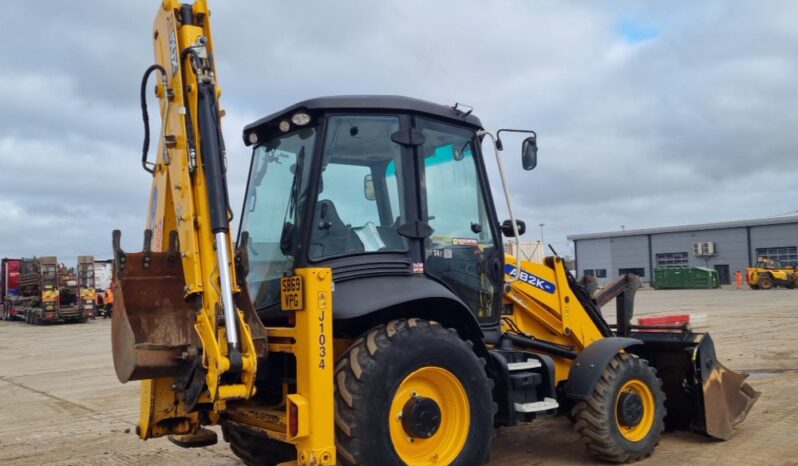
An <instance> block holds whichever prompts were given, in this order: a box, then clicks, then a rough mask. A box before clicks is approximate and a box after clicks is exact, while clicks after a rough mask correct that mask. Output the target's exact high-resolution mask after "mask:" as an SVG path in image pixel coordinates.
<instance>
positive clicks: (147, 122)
mask: <svg viewBox="0 0 798 466" xmlns="http://www.w3.org/2000/svg"><path fill="white" fill-rule="evenodd" d="M155 70H158V71H159V72H160V73H161V79H163V80H164V81H165V80H166V70H165V69H164V67H163V66H161V65H159V64H157V63H156V64H154V65H150V67H149V68H147V70H146V71H144V76H142V78H141V119H142V120H144V145H143V147H142V148H141V166H142V167H143V168H144V170H146V171H147V172H149V173H151V174H154V173H155V170H153V169H152V168H150V165H153V164H152V163H150V162H147V152H149V150H150V115H149V114H148V113H147V81H148V80H149V79H150V75H151V74H152V72H153V71H155ZM165 91H166V89H164V92H165Z"/></svg>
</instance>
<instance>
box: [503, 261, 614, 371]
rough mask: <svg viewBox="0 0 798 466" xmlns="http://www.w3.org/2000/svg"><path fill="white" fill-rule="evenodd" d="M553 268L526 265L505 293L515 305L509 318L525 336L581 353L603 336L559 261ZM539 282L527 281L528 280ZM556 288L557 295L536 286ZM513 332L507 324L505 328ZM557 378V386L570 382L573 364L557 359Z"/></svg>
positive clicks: (532, 264)
mask: <svg viewBox="0 0 798 466" xmlns="http://www.w3.org/2000/svg"><path fill="white" fill-rule="evenodd" d="M550 259H551V261H553V265H554V266H553V267H551V266H548V265H546V264H544V263H538V262H530V261H522V262H521V273H520V274H518V275H519V276H518V277H517V278H518V279H517V280H513V278H516V277H508V279H509V280H513V281H512V282H511V285H510V289H509V291H507V290H506V291H505V295H504V300H505V302H507V303H509V304H511V305H512V314H511V315H510V316H508V318H509V319H510V320H511V321H512V322H514V323H515V325H516V326H517V327H518V329H520V330H521V331H522V332H523V333H525V334H528V335H534V336H535V338H538V339H540V340H545V341H548V342H552V343H556V344H560V345H563V346H569V347H573V348H574V351H576V352H579V351H581V350H583V349H585V348H586V347H587V346H589V345H590V344H591V343H593V342H595V341H597V340H600V339H601V338H603V336H602V334H601V332H600V331H599V330H598V328H596V325H595V324H594V323H593V321H592V320H591V318H590V316H589V315H588V314H587V311H585V308H584V307H582V305H581V304H580V303H579V300H578V299H577V297H576V296H575V295H574V292H573V290H572V289H571V287H569V286H568V285H567V283H568V281H567V278H566V273H568V272H567V270H566V269H565V267H564V264H563V263H562V260H561V259H560V258H559V257H556V256H555V257H552V258H550ZM515 262H516V259H515V258H514V257H512V256H505V263H506V264H514V263H515ZM527 276H529V277H535V279H526V277H527ZM539 280H544V281H545V282H547V283H551V284H553V285H554V292H548V291H545V290H543V289H541V288H540V287H539V286H540V285H538V286H536V284H539V283H543V282H540V281H539ZM503 329H504V330H509V327H508V325H507V322H506V320H505V324H504V326H503ZM554 362H555V364H556V366H555V369H556V370H555V377H556V380H557V382H561V381H564V380H567V379H568V374H569V372H570V370H571V365H572V364H573V360H571V359H566V358H554Z"/></svg>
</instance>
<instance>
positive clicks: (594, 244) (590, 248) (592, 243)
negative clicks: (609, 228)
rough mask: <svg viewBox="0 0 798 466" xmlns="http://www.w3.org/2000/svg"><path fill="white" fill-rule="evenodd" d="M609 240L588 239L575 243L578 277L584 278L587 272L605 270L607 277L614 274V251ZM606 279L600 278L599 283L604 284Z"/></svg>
mask: <svg viewBox="0 0 798 466" xmlns="http://www.w3.org/2000/svg"><path fill="white" fill-rule="evenodd" d="M610 244H611V243H610V239H609V238H601V239H586V240H580V241H577V242H575V243H574V248H575V252H576V267H577V271H576V275H577V277H582V276H584V274H585V270H596V269H604V270H606V271H607V277H610V274H611V272H612V250H611V247H610ZM605 281H606V279H603V278H599V283H604V282H605Z"/></svg>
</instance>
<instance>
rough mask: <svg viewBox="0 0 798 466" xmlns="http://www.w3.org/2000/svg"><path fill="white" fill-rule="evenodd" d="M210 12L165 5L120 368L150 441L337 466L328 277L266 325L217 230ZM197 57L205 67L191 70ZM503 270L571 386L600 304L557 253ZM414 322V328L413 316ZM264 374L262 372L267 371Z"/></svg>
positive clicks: (117, 306) (304, 273) (119, 326)
mask: <svg viewBox="0 0 798 466" xmlns="http://www.w3.org/2000/svg"><path fill="white" fill-rule="evenodd" d="M210 17H211V13H210V11H209V9H208V6H207V3H206V1H205V0H196V1H195V2H194V4H193V5H184V4H180V3H179V2H178V1H176V0H163V2H162V4H161V7H160V8H159V10H158V14H157V16H156V19H155V24H154V28H153V40H154V53H155V63H156V65H154V66H160V67H161V68H160V69H162V70H163V73H162V74H163V76H161V78H162V79H161V80H159V83H158V84H157V85H156V88H155V91H156V92H155V93H156V95H157V97H158V102H159V108H160V121H161V122H162V126H161V132H160V135H159V137H158V139H157V140H156V141H157V142H156V145H157V147H158V154H157V158H156V160H155V162H154V163H152V164H150V166H151V173H152V174H153V183H152V189H151V193H150V204H149V216H148V221H147V230H146V232H145V240H144V250H143V251H142V252H139V253H126V252H124V251H122V250H121V248H120V238H119V235H120V234H119V233H118V232H115V234H114V249H115V266H114V290H113V291H114V295H115V296H114V298H115V299H114V311H113V317H112V319H113V320H112V337H113V338H112V340H113V356H114V364H115V369H116V372H117V376H118V378H119V379H120V381H122V382H127V381H130V380H140V381H141V399H140V418H139V426H138V429H137V433H138V435H139V436H140V437H141V438H142V439H149V438H156V437H161V436H165V435H172V436H180V437H182V438H184V439H189V441H188V443H191V439H192V438H195V437H193V436H199V435H200V434H201V432H202V426H203V425H208V424H221V425H222V426H223V427H228V428H230V427H234V428H237V429H239V430H240V431H245V432H248V433H255V434H258V435H261V436H262V437H264V438H267V439H271V440H276V441H280V442H286V443H290V444H292V445H293V446H295V447H296V453H297V454H296V461H297V463H299V464H313V465H333V464H336V460H337V457H338V456H340V457H341V458H343V457H344V453H345V452H344V451H343V449H342V450H341V452H340V453H341V454H340V455H338V454H337V452H336V443H335V425H336V416H335V415H336V413H335V384H334V382H335V376H334V374H335V370H336V368H335V364H336V361H337V357H339V356H340V355H341V354H342V353H343V352H344V350H345V349H346V348H347V347H349V346H350V344H352V340H350V339H348V338H338V339H335V338H334V334H333V312H334V306H333V302H334V300H333V291H334V286H333V277H332V271H331V270H330V269H326V268H296V269H294V270H292V271H291V272H290V273H286V274H285V275H284V276H283V277H282V278H281V306H280V310H279V311H281V312H282V313H285V314H283V316H285V317H287V319H286V320H287V322H289V323H288V324H286V325H284V326H268V327H267V326H265V325H264V324H263V323H262V320H261V317H260V316H259V315H258V314H257V313H256V311H255V309H254V308H253V305H252V301H251V299H250V296H249V291H248V290H247V287H246V285H245V283H244V281H242V280H240V279H239V277H237V275H238V274H237V267H239V266H240V267H242V268H241V269H239V270H243V267H244V266H243V265H242V263H245V262H246V257H245V256H244V257H243V258H242V256H237V255H236V254H234V253H235V251H234V246H233V241H232V238H231V235H230V234H229V231H230V229H229V218H230V217H229V216H228V220H227V222H228V225H227V227H228V228H227V230H225V232H226V233H225V235H224V241H219V238H220V236H219V229H218V228H214V227H212V223H213V222H212V218H214V211H212V205H211V204H212V203H211V202H209V197H212V194H211V191H212V188H213V187H212V186H210V185H209V184H210V183H208V182H207V180H206V171H205V170H206V162H208V160H206V157H208V156H209V155H208V154H204V153H203V151H202V150H201V147H203V143H204V142H206V141H207V139H206V138H209V137H210V136H211V135H208V134H203V131H202V128H203V125H202V122H201V121H200V120H201V118H200V115H205V117H206V118H207V117H208V114H207V112H206V113H204V114H203V113H202V111H203V109H207V108H208V107H202V108H200V105H199V102H200V100H201V97H202V96H204V95H205V94H201V93H200V94H198V93H199V92H200V91H199V89H200V88H202V89H207V87H202V86H203V85H204V84H207V82H209V81H212V82H213V85H214V87H213V89H214V90H215V91H214V93H215V95H214V96H213V99H214V102H213V103H214V106H213V108H214V109H220V108H221V107H220V106H219V102H218V99H219V96H220V95H221V91H220V89H221V88H220V87H219V85H218V81H217V75H216V71H215V66H214V65H213V37H212V34H211V21H210ZM200 61H201V62H202V63H204V67H203V68H202V69H201V71H200V72H199V73H195V68H194V67H196V66H197V62H200ZM197 69H199V68H197ZM148 73H149V71H148ZM145 76H147V75H146V74H145ZM145 83H146V80H145ZM206 102H207V101H206ZM217 113H218V115H213V118H216V119H217V121H218V119H219V118H221V116H222V115H223V111H221V110H218V112H217ZM469 113H470V112H469ZM219 133H220V131H219ZM397 133H398V132H397ZM213 136H214V137H216V136H217V135H213ZM400 136H401V135H400ZM408 138H409V139H408V141H410V140H412V137H410V136H408ZM145 155H146V152H145ZM144 163H145V168H146V165H147V163H146V160H144ZM148 171H149V170H148ZM225 190H226V185H225ZM228 210H229V208H228ZM216 213H217V214H218V210H217V211H216ZM419 231H420V230H419ZM220 248H223V249H224V251H226V252H227V254H226V257H228V258H229V259H228V263H226V264H220V263H219V262H221V261H222V259H218V258H219V257H220V252H219V250H220ZM217 260H218V262H217ZM237 261H239V262H237ZM498 262H500V261H498ZM505 264H506V267H510V268H511V269H512V271H511V272H508V269H507V268H505V271H506V272H507V275H506V277H505V278H506V281H507V283H508V284H507V286H506V287H505V289H504V290H505V291H504V294H503V296H502V299H503V304H504V306H503V319H504V323H503V327H502V330H503V331H505V332H508V333H514V334H516V335H518V336H522V337H524V338H529V339H536V340H539V341H542V342H546V344H549V345H553V346H555V347H557V348H559V349H561V350H562V351H563V352H565V353H567V354H568V355H570V357H560V356H557V355H554V356H553V357H552V358H551V359H552V360H553V362H554V374H555V375H554V378H555V381H554V382H555V383H556V384H558V385H559V384H562V383H566V382H568V381H569V379H570V378H571V376H572V374H573V372H574V371H575V369H574V367H575V356H576V355H578V354H580V353H582V352H583V351H584V350H586V349H588V348H590V347H591V345H593V344H594V343H597V342H600V341H601V340H603V339H605V338H607V337H608V336H612V332H610V331H609V330H607V329H608V327H607V326H606V323H602V324H601V325H603V327H600V326H599V324H598V323H597V322H598V320H600V317H599V319H598V320H597V318H596V315H595V313H596V312H598V311H595V310H593V311H591V312H593V314H592V315H591V313H590V312H588V309H587V308H586V307H585V305H584V304H585V298H584V296H578V295H577V290H575V288H574V287H573V286H572V285H571V282H570V281H569V280H570V278H569V276H568V272H567V270H566V269H565V267H564V264H563V262H562V260H561V259H560V258H559V257H556V256H554V257H549V258H546V260H545V262H544V263H535V262H529V261H523V262H521V263H520V270H516V269H515V267H514V266H512V265H511V264H517V262H516V259H515V258H514V257H511V256H506V257H505ZM417 266H418V267H417ZM413 268H414V272H415V273H419V272H417V271H416V269H418V270H420V271H421V272H423V264H413ZM499 272H500V270H499ZM240 275H241V276H244V275H245V274H244V273H241V274H240ZM225 276H228V277H230V278H231V280H232V294H233V295H234V299H235V312H234V317H235V318H234V319H232V320H235V322H229V321H227V319H225V318H224V317H223V316H224V313H223V311H224V310H226V309H230V308H229V307H226V308H225V307H224V306H223V302H224V298H225V295H224V293H223V291H222V289H221V288H222V287H221V286H220V283H222V280H223V279H224V277H225ZM494 302H495V301H494ZM599 307H600V306H599ZM590 309H592V307H591V308H590ZM400 317H402V318H407V317H416V316H414V315H411V316H406V315H405V316H400ZM468 317H469V318H472V317H473V316H468ZM395 318H397V317H393V319H395ZM411 320H412V321H413V325H416V322H415V321H416V320H417V319H411ZM494 322H495V321H494ZM601 322H603V321H601ZM387 323H388V322H376V324H378V325H379V324H387ZM435 325H438V323H437V322H435ZM232 326H235V328H236V329H237V331H238V333H239V337H240V360H238V359H236V358H237V356H235V355H237V354H238V353H237V351H232V350H231V349H230V348H231V347H233V346H232V345H229V344H228V343H229V339H230V338H228V337H230V335H232V334H233V333H234V332H233V331H232V329H233V327H232ZM476 326H477V327H478V324H476ZM452 331H453V332H454V330H452ZM351 337H352V338H354V337H355V336H351ZM474 340H475V341H477V343H480V344H481V345H482V347H481V348H478V350H480V351H483V352H484V353H488V352H489V351H493V350H497V349H498V348H496V345H498V344H500V342H501V339H498V340H497V341H499V343H496V341H494V342H493V343H487V344H485V343H484V341H483V339H482V338H479V337H478V338H475V339H474ZM702 342H703V343H702ZM372 343H373V342H372ZM461 343H462V342H461ZM373 344H374V345H375V343H373ZM689 344H690V345H693V346H695V347H696V348H698V347H699V346H700V345H702V344H703V345H704V346H705V347H707V348H709V347H711V341H709V340H706V339H700V338H698V339H696V341H690V342H689ZM375 348H376V347H375ZM711 349H712V351H711V352H713V354H712V357H714V347H712V348H711ZM518 350H522V348H518ZM375 351H376V350H375ZM475 351H476V350H475ZM621 351H623V350H621ZM372 352H373V351H372ZM519 352H520V351H519ZM708 352H710V351H709V350H706V351H705V353H708ZM270 355H280V359H278V361H280V362H281V363H284V366H285V367H288V368H289V369H286V370H287V371H288V372H290V371H292V370H293V371H294V373H293V374H291V373H288V374H287V375H285V376H284V377H283V378H282V379H275V380H277V382H278V383H281V384H282V393H281V394H279V398H280V399H279V400H274V399H271V398H270V399H268V401H267V397H265V396H263V397H259V396H258V395H259V393H258V392H257V390H256V380H258V381H259V382H263V378H268V377H269V374H270V373H269V371H268V370H266V369H263V368H264V367H267V366H268V363H270V362H271V361H269V359H268V358H269V357H270ZM614 355H615V353H613V356H614ZM472 356H473V355H472ZM704 362H706V361H705V360H704V359H701V355H700V354H699V350H698V349H696V350H695V351H694V353H693V359H692V360H690V358H689V357H688V363H690V364H693V363H695V364H699V363H704ZM718 366H719V365H718ZM259 368H261V369H263V372H262V373H260V374H259V373H258V370H259ZM722 369H725V368H722V366H720V367H718V368H717V369H716V370H712V371H706V373H705V374H702V377H705V380H704V384H705V385H704V386H705V389H704V393H707V394H711V393H714V395H713V396H714V398H715V399H720V398H722V397H723V396H725V395H727V394H728V393H732V392H734V390H744V389H745V387H747V385H745V384H743V379H744V377H737V376H736V375H735V374H734V373H732V372H731V371H728V370H725V372H724V371H723V370H722ZM724 374H725V375H724ZM259 375H260V377H261V379H258V376H259ZM483 375H484V374H483ZM458 383H459V382H458ZM724 385H725V386H724ZM730 385H731V388H729V386H730ZM262 386H263V385H257V387H258V388H260V387H262ZM269 388H272V387H269ZM749 388H750V387H749ZM264 391H265V390H264ZM755 395H756V394H755V393H753V392H751V393H749V394H748V398H740V397H736V396H734V394H733V393H732V395H731V396H729V397H728V399H729V400H733V401H735V407H734V408H733V409H729V407H728V406H726V405H723V406H720V405H718V406H715V407H714V408H712V409H714V410H715V411H714V412H713V413H709V414H708V415H707V416H706V419H707V420H706V422H705V424H707V425H709V424H712V425H713V426H717V427H713V428H712V429H714V431H713V432H709V429H705V430H706V431H708V432H709V433H710V434H714V433H716V432H727V431H729V429H730V427H729V426H731V425H733V424H735V423H736V422H739V421H740V420H742V418H744V417H745V414H746V413H747V412H748V409H750V406H751V404H752V403H753V400H755V399H756V396H755ZM552 396H556V395H553V394H552ZM707 396H710V395H707ZM740 400H742V401H740ZM555 407H556V405H555ZM717 413H720V414H719V415H716V414H717ZM719 416H720V417H719ZM464 419H465V417H464ZM718 419H720V420H718ZM716 420H717V422H715V421H716ZM492 427H493V426H492V425H491V426H490V428H492ZM466 430H467V429H466ZM723 435H725V434H720V435H716V436H719V437H723ZM729 435H730V434H729ZM176 443H177V442H176ZM191 446H196V444H195V445H191Z"/></svg>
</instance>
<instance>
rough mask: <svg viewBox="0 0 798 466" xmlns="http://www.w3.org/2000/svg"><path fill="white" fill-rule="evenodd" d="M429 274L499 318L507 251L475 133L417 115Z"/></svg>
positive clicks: (474, 307) (481, 315) (486, 316)
mask: <svg viewBox="0 0 798 466" xmlns="http://www.w3.org/2000/svg"><path fill="white" fill-rule="evenodd" d="M416 129H417V130H418V131H420V133H421V135H422V136H423V143H422V144H421V145H419V146H418V157H419V159H420V163H419V165H420V167H421V170H420V176H421V179H420V185H421V190H420V191H421V193H422V202H421V204H422V206H421V207H422V217H423V219H424V221H425V222H426V223H427V224H428V225H429V226H430V227H431V228H432V234H431V235H430V236H428V237H427V238H425V240H424V257H425V272H426V273H427V274H428V275H430V276H432V277H434V278H436V279H438V280H439V281H441V282H443V283H444V284H445V285H446V286H447V287H448V288H449V289H450V290H452V291H453V292H454V293H455V294H457V296H458V297H460V299H462V300H463V302H465V303H466V305H468V307H469V308H471V311H472V312H473V313H474V315H475V316H476V317H477V318H478V320H479V321H480V322H481V323H489V322H495V321H496V320H497V319H498V318H499V310H500V306H501V289H502V282H503V279H504V277H503V274H502V270H503V269H504V267H503V255H502V252H501V248H500V247H499V244H498V242H497V238H498V236H497V232H496V221H494V220H493V219H494V217H495V214H494V213H493V211H492V210H491V209H489V206H488V202H486V194H485V193H486V189H485V188H486V186H485V183H484V181H483V180H484V177H483V176H482V174H483V169H482V167H481V164H480V161H479V159H478V157H477V152H476V151H477V150H478V149H477V148H475V146H474V143H475V137H474V131H473V130H469V129H467V128H461V127H457V126H453V125H448V124H445V123H441V122H438V121H434V120H429V119H424V118H416Z"/></svg>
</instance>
